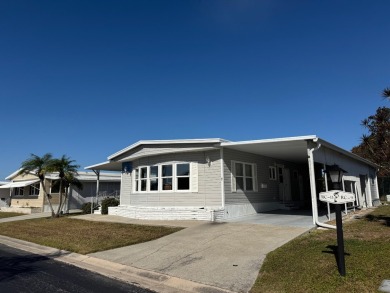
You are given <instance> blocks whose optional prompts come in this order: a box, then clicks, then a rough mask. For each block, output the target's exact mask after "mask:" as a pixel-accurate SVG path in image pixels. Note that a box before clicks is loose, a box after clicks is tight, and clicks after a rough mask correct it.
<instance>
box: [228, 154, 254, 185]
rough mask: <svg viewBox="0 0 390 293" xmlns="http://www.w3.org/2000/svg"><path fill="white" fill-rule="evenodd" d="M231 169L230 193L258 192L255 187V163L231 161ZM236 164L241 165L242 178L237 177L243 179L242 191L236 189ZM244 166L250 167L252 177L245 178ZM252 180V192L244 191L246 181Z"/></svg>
mask: <svg viewBox="0 0 390 293" xmlns="http://www.w3.org/2000/svg"><path fill="white" fill-rule="evenodd" d="M231 164H232V169H231V182H232V192H237V191H239V190H240V191H242V192H258V186H257V165H256V164H255V163H248V162H242V161H235V160H232V161H231ZM236 164H242V165H243V166H242V167H243V176H239V177H242V178H243V182H244V189H241V188H237V178H236V176H237V175H236ZM245 165H250V166H251V170H252V177H247V176H245ZM248 178H252V187H253V189H252V190H246V179H248Z"/></svg>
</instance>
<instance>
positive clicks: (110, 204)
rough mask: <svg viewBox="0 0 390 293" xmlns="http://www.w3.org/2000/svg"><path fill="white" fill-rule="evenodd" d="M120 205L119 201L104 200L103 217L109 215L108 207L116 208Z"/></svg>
mask: <svg viewBox="0 0 390 293" xmlns="http://www.w3.org/2000/svg"><path fill="white" fill-rule="evenodd" d="M118 205H119V200H117V199H116V198H113V197H109V198H106V199H103V200H102V215H107V214H108V207H116V206H118Z"/></svg>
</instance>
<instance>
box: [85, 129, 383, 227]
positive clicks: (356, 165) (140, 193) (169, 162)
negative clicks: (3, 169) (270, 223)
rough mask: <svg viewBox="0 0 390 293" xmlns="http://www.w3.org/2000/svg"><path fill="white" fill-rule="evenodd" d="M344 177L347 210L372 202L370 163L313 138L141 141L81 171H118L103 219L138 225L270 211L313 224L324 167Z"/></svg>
mask: <svg viewBox="0 0 390 293" xmlns="http://www.w3.org/2000/svg"><path fill="white" fill-rule="evenodd" d="M334 164H336V165H338V166H340V167H341V168H342V169H344V170H345V171H347V173H346V174H345V176H344V177H343V184H342V185H343V189H344V190H345V191H351V192H353V193H355V194H356V200H355V202H354V203H351V204H349V207H350V208H367V207H371V206H373V205H376V204H378V203H379V195H378V186H377V176H376V170H377V166H376V165H375V164H373V163H371V162H370V161H367V160H365V159H363V158H361V157H358V156H356V155H354V154H352V153H351V152H349V151H346V150H344V149H342V148H340V147H338V146H336V145H334V144H331V143H329V142H327V141H325V140H323V139H321V138H319V137H317V136H315V135H310V136H300V137H288V138H277V139H263V140H251V141H238V142H234V141H228V140H224V139H180V140H145V141H139V142H137V143H135V144H132V145H130V146H128V147H126V148H124V149H122V150H120V151H118V152H116V153H114V154H112V155H110V156H109V157H108V160H107V161H105V162H103V163H99V164H95V165H91V166H88V167H86V169H90V170H94V171H95V172H98V171H100V170H109V171H121V191H120V205H119V206H118V207H111V208H109V214H113V215H120V216H124V217H130V218H139V219H172V220H173V219H198V220H212V221H214V220H216V221H223V220H228V219H233V218H239V217H243V216H247V215H252V214H256V213H262V212H266V211H271V210H277V209H310V210H311V211H312V215H313V223H314V224H316V223H317V222H318V208H321V204H322V203H321V202H319V201H318V194H319V192H321V191H325V190H328V186H329V185H328V183H329V178H328V177H329V176H327V172H326V169H327V167H328V166H330V165H334Z"/></svg>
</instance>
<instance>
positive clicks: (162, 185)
mask: <svg viewBox="0 0 390 293" xmlns="http://www.w3.org/2000/svg"><path fill="white" fill-rule="evenodd" d="M190 170H191V164H190V163H172V164H162V165H155V166H146V167H138V168H136V169H135V170H134V191H135V192H159V191H162V192H165V191H171V192H172V191H173V192H174V191H190V190H191V171H190ZM192 191H195V192H196V190H195V188H194V190H192Z"/></svg>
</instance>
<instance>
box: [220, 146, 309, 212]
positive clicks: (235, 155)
mask: <svg viewBox="0 0 390 293" xmlns="http://www.w3.org/2000/svg"><path fill="white" fill-rule="evenodd" d="M231 161H239V162H245V163H255V164H256V167H257V170H256V172H255V173H256V174H257V178H256V180H255V182H256V184H257V191H246V192H244V191H242V190H237V191H236V192H232V185H233V184H232V176H231V166H232V164H231ZM275 164H283V165H284V167H285V168H289V169H290V170H291V175H292V170H297V171H298V172H299V174H304V175H306V173H305V172H307V171H306V166H303V165H297V164H293V163H290V162H285V161H280V160H276V159H273V158H268V157H264V156H259V155H255V154H251V153H246V152H240V151H235V150H230V149H224V177H225V203H226V204H227V205H229V204H254V203H264V202H272V201H279V182H278V181H277V180H270V179H269V166H275ZM265 186H267V187H266V188H262V187H265Z"/></svg>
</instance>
